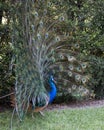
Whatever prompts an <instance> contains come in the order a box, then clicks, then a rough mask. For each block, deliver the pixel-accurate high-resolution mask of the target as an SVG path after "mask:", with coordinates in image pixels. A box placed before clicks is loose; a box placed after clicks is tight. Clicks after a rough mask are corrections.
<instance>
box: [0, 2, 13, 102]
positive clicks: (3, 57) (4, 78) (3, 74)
mask: <svg viewBox="0 0 104 130" xmlns="http://www.w3.org/2000/svg"><path fill="white" fill-rule="evenodd" d="M10 10H11V8H10V2H9V1H7V0H1V1H0V96H4V95H5V94H8V93H9V92H10V91H11V88H12V87H13V84H14V76H13V75H11V74H10V71H9V65H10V61H11V57H12V49H11V46H10V41H11V35H10ZM7 99H8V98H5V99H3V100H0V103H1V102H2V103H3V104H4V102H5V103H7V102H8V100H7Z"/></svg>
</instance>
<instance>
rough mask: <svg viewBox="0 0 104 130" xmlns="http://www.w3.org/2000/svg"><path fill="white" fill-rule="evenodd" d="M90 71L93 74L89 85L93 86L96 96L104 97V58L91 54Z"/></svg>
mask: <svg viewBox="0 0 104 130" xmlns="http://www.w3.org/2000/svg"><path fill="white" fill-rule="evenodd" d="M89 62H90V69H89V73H90V74H91V75H92V78H91V80H90V83H89V85H90V86H91V87H92V89H93V90H94V93H95V97H96V98H100V99H101V98H104V58H101V57H97V56H90V58H89Z"/></svg>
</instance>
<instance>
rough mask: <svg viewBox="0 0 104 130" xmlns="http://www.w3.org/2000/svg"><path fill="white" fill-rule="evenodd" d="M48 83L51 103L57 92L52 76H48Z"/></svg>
mask: <svg viewBox="0 0 104 130" xmlns="http://www.w3.org/2000/svg"><path fill="white" fill-rule="evenodd" d="M49 85H50V88H51V89H50V92H49V103H52V102H53V100H54V99H55V97H56V94H57V89H56V85H55V82H54V79H53V76H51V77H50V80H49Z"/></svg>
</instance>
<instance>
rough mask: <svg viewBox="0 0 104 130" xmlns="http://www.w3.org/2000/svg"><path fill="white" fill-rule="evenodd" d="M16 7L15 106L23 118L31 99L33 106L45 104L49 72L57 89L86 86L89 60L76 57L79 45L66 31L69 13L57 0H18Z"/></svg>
mask: <svg viewBox="0 0 104 130" xmlns="http://www.w3.org/2000/svg"><path fill="white" fill-rule="evenodd" d="M59 4H60V5H61V4H62V3H61V2H59ZM13 6H14V7H15V8H16V12H14V15H13V25H12V27H13V31H12V32H13V37H12V39H13V42H12V44H13V48H14V56H13V57H14V60H15V61H14V62H15V74H16V83H15V97H16V105H15V108H16V111H17V113H18V116H19V117H20V119H21V118H22V117H23V115H24V114H25V113H26V112H27V110H28V107H29V104H30V101H32V104H33V106H34V109H35V106H36V104H37V103H40V104H45V102H46V99H47V96H48V94H49V93H48V91H47V89H46V84H49V78H50V74H52V75H53V76H54V79H55V80H56V82H57V83H56V84H57V87H58V89H60V88H61V89H62V88H63V87H65V88H66V89H67V91H69V92H71V91H73V90H75V89H76V88H79V89H81V88H83V86H84V85H85V84H86V82H87V80H88V77H87V76H84V74H83V72H84V70H85V68H86V66H87V65H86V63H82V62H80V61H78V60H77V59H76V58H75V57H76V55H77V54H78V53H76V52H77V50H78V49H79V46H80V45H79V44H78V43H75V44H73V43H69V42H67V41H68V39H69V34H68V32H67V29H66V30H65V29H64V30H63V25H64V27H65V25H67V14H66V13H65V12H64V11H62V10H57V8H58V6H59V5H58V2H56V3H55V2H52V1H49V0H38V1H35V0H25V1H22V0H18V2H16V3H15V5H13ZM73 50H74V51H73ZM49 85H50V84H49ZM82 85H83V86H82Z"/></svg>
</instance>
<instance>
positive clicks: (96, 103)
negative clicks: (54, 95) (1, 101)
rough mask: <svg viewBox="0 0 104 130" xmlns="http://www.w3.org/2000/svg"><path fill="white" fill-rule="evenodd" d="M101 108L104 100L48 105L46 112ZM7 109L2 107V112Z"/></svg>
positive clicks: (0, 107)
mask: <svg viewBox="0 0 104 130" xmlns="http://www.w3.org/2000/svg"><path fill="white" fill-rule="evenodd" d="M101 106H104V100H88V101H73V102H70V103H68V104H65V103H61V104H51V105H48V107H47V108H46V111H47V110H54V109H70V108H73V109H74V108H84V107H86V108H87V107H101ZM7 109H10V108H8V107H5V106H1V105H0V112H3V111H5V110H7Z"/></svg>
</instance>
